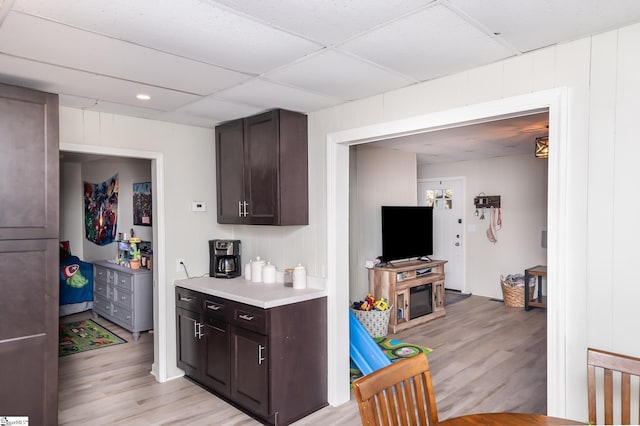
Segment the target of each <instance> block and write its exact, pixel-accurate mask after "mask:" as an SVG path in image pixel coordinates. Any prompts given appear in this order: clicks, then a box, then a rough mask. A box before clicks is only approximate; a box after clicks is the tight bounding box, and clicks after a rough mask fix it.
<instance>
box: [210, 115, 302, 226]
mask: <svg viewBox="0 0 640 426" xmlns="http://www.w3.org/2000/svg"><path fill="white" fill-rule="evenodd" d="M307 150H308V148H307V116H306V115H304V114H300V113H297V112H292V111H287V110H283V109H275V110H272V111H268V112H265V113H262V114H258V115H254V116H251V117H247V118H244V119H239V120H233V121H229V122H227V123H224V124H221V125H219V126H217V127H216V178H217V196H218V200H217V201H218V223H230V224H249V225H307V224H308V223H309V214H308V175H307V169H308V167H307V164H308V162H307Z"/></svg>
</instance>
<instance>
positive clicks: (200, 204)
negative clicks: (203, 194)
mask: <svg viewBox="0 0 640 426" xmlns="http://www.w3.org/2000/svg"><path fill="white" fill-rule="evenodd" d="M191 211H192V212H206V211H207V203H205V202H204V201H194V202H192V203H191Z"/></svg>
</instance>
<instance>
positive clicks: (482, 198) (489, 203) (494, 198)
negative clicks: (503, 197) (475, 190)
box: [473, 195, 500, 209]
mask: <svg viewBox="0 0 640 426" xmlns="http://www.w3.org/2000/svg"><path fill="white" fill-rule="evenodd" d="M473 204H475V206H476V209H488V208H491V207H495V208H497V209H499V208H500V196H499V195H478V196H477V197H475V198H474V199H473Z"/></svg>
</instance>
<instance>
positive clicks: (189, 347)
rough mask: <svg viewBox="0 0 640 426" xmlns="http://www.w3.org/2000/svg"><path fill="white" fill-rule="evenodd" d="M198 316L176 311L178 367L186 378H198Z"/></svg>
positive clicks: (199, 353) (181, 310)
mask: <svg viewBox="0 0 640 426" xmlns="http://www.w3.org/2000/svg"><path fill="white" fill-rule="evenodd" d="M199 317H200V315H199V314H196V313H194V312H190V311H186V310H184V309H180V308H177V309H176V334H177V336H176V338H177V342H176V343H177V348H176V349H177V352H178V353H177V358H178V367H180V368H182V369H183V370H184V372H185V373H186V374H187V376H189V377H192V378H194V379H197V378H198V375H199V372H200V366H201V363H202V361H201V351H200V339H199V338H198V331H200V330H199V324H200V323H199Z"/></svg>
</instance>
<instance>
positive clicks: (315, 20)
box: [216, 0, 434, 45]
mask: <svg viewBox="0 0 640 426" xmlns="http://www.w3.org/2000/svg"><path fill="white" fill-rule="evenodd" d="M433 1H434V0H352V1H336V0H314V1H300V0H270V1H246V0H217V1H216V3H220V4H224V5H226V6H229V7H231V8H233V9H235V10H238V11H240V12H243V13H246V14H248V15H251V16H255V17H257V18H259V19H261V20H263V21H265V22H268V23H270V24H273V25H275V26H277V27H279V28H284V29H287V30H289V31H291V32H293V33H295V34H300V35H303V36H305V37H308V38H310V39H312V40H316V41H319V42H321V43H324V44H327V45H330V44H333V43H337V42H339V41H342V40H346V39H349V38H351V37H353V36H355V35H357V34H359V33H362V32H363V31H366V30H369V29H371V28H373V27H375V26H377V25H380V24H382V23H383V22H386V21H389V20H392V19H395V18H397V17H400V16H402V15H404V14H406V13H408V12H410V11H413V10H416V9H418V8H420V7H424V6H425V5H427V4H430V3H432V2H433Z"/></svg>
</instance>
